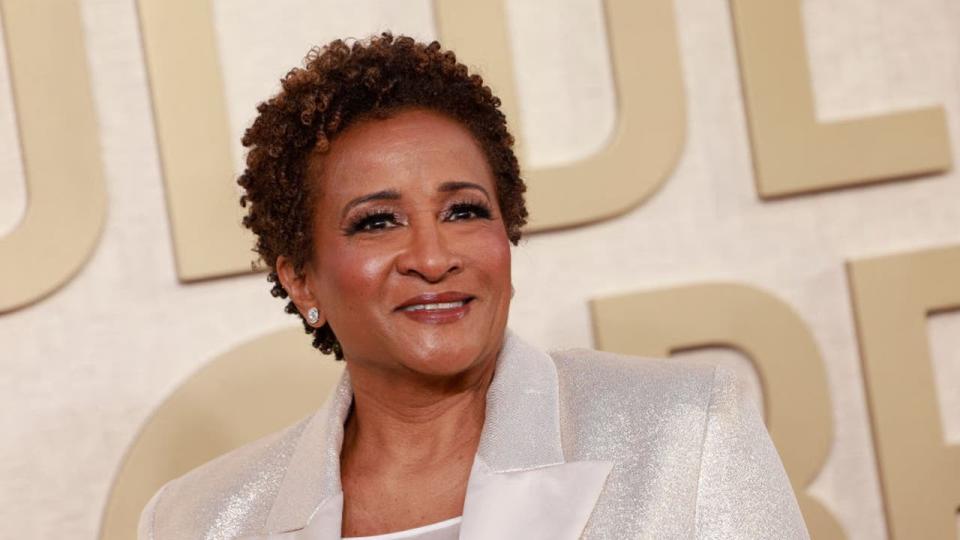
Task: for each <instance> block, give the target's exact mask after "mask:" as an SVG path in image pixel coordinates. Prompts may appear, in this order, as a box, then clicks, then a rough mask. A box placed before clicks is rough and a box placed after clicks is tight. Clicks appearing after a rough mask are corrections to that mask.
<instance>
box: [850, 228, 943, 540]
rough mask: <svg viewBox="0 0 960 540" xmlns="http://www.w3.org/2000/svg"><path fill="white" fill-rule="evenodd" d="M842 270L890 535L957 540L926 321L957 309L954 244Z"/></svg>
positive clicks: (880, 258)
mask: <svg viewBox="0 0 960 540" xmlns="http://www.w3.org/2000/svg"><path fill="white" fill-rule="evenodd" d="M848 274H849V277H850V282H851V289H852V292H853V300H854V308H855V310H856V316H857V331H858V333H859V336H860V351H861V356H862V360H863V369H864V376H865V378H866V381H867V389H868V390H869V391H868V392H867V396H868V397H869V402H870V413H871V417H872V418H873V437H874V440H875V444H876V448H877V464H878V466H879V468H880V479H881V481H882V486H883V496H884V501H885V503H886V510H887V527H888V529H889V531H890V535H891V537H892V538H895V539H898V540H899V539H912V538H929V539H931V540H940V539H943V540H947V539H953V538H956V534H957V529H956V521H955V519H956V513H957V511H958V508H960V447H957V446H956V445H951V446H948V445H946V443H945V441H944V436H943V428H942V427H941V424H940V411H939V407H938V405H937V400H936V395H937V394H936V391H937V390H936V386H935V382H934V372H933V367H932V366H931V363H930V350H929V341H928V339H929V338H928V335H927V328H926V324H927V315H929V314H930V313H933V312H936V311H941V310H947V309H960V247H950V248H942V249H933V250H929V251H922V252H916V253H907V254H903V255H892V256H887V257H878V258H873V259H864V260H859V261H854V262H851V263H849V265H848Z"/></svg>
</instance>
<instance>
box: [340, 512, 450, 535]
mask: <svg viewBox="0 0 960 540" xmlns="http://www.w3.org/2000/svg"><path fill="white" fill-rule="evenodd" d="M462 520H463V516H457V517H455V518H451V519H447V520H444V521H438V522H437V523H431V524H429V525H424V526H422V527H415V528H413V529H407V530H405V531H397V532H392V533H386V534H376V535H373V536H351V537H348V538H347V537H345V538H344V539H343V540H457V538H459V537H460V521H462Z"/></svg>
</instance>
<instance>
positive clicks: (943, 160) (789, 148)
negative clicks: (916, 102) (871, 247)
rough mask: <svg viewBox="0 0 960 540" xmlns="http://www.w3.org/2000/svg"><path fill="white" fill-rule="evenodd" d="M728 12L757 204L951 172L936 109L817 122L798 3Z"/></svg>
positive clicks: (762, 3)
mask: <svg viewBox="0 0 960 540" xmlns="http://www.w3.org/2000/svg"><path fill="white" fill-rule="evenodd" d="M731 5H732V8H733V15H734V17H733V18H734V23H735V30H736V36H737V45H738V47H737V48H738V51H739V54H740V73H741V79H742V81H743V92H744V102H745V103H744V104H745V107H746V109H747V116H748V120H749V125H750V139H751V143H752V146H753V162H754V168H755V170H756V177H757V189H758V191H759V193H760V196H761V197H764V198H773V197H781V196H789V195H795V194H798V193H804V192H809V191H817V190H824V189H831V188H839V187H844V186H851V185H857V184H865V183H871V182H877V181H880V180H888V179H892V178H898V177H904V176H911V175H920V174H926V173H932V172H938V171H944V170H947V169H949V168H950V160H951V157H950V141H949V137H948V135H947V124H946V118H945V114H944V111H943V108H942V107H931V108H925V109H918V110H913V111H905V112H899V113H893V114H886V115H883V116H877V117H873V118H866V119H859V120H849V121H844V122H832V123H819V122H817V118H816V111H815V110H814V109H815V107H814V99H813V90H812V88H811V78H810V69H809V66H808V64H807V54H806V49H805V45H804V36H803V24H802V21H801V11H800V0H781V1H771V0H731Z"/></svg>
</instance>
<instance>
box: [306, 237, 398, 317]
mask: <svg viewBox="0 0 960 540" xmlns="http://www.w3.org/2000/svg"><path fill="white" fill-rule="evenodd" d="M323 255H325V256H321V257H320V260H321V261H326V264H323V263H321V264H319V265H318V268H319V276H318V279H319V281H320V283H321V286H320V295H321V301H322V302H323V303H324V305H325V306H326V309H327V311H328V313H329V315H328V316H329V317H331V318H333V319H337V318H346V317H348V315H347V314H348V313H349V312H352V311H355V310H356V307H357V306H364V305H372V304H371V302H370V301H371V300H373V299H376V298H379V296H380V292H381V291H380V289H381V286H382V285H383V283H384V280H385V279H386V276H387V274H388V273H389V272H390V269H391V268H392V261H393V255H392V254H389V253H383V252H380V251H376V250H370V249H364V248H362V247H357V246H349V245H339V246H336V247H335V248H334V249H330V250H327V252H326V253H324V254H323Z"/></svg>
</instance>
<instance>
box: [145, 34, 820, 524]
mask: <svg viewBox="0 0 960 540" xmlns="http://www.w3.org/2000/svg"><path fill="white" fill-rule="evenodd" d="M498 106H499V100H498V99H497V98H496V97H494V96H493V95H492V93H491V92H490V90H489V88H487V87H486V86H484V85H483V81H482V79H481V78H480V77H479V76H477V75H470V74H469V73H468V71H467V69H466V68H465V67H464V66H463V65H462V64H459V63H457V61H456V59H455V57H454V55H453V53H452V52H449V51H447V52H444V51H442V50H441V49H440V46H439V45H438V44H437V43H432V44H430V45H423V44H418V43H416V42H414V41H413V40H411V39H409V38H405V37H400V38H396V39H395V38H393V37H392V36H391V35H389V34H384V35H382V36H380V37H377V38H373V39H371V40H369V41H368V42H363V43H355V44H353V45H352V46H347V45H346V44H344V43H343V42H341V41H335V42H333V43H331V44H329V45H328V46H326V47H325V48H323V49H321V50H315V51H313V52H311V54H310V55H309V56H308V57H307V62H306V65H305V67H304V68H303V69H294V70H292V71H291V72H290V73H289V74H288V75H287V76H286V77H285V78H284V79H283V88H282V90H281V91H280V93H279V94H278V95H277V96H275V97H274V98H272V99H271V100H269V101H267V102H266V103H263V104H261V105H260V106H259V108H258V111H259V113H260V114H259V117H258V118H257V119H256V121H255V122H254V124H253V126H252V127H251V128H250V129H249V130H248V131H247V133H246V134H245V136H244V141H243V142H244V145H245V146H247V147H249V148H250V151H249V154H248V157H247V170H246V171H245V172H244V173H243V175H242V176H241V178H240V180H239V183H240V184H241V186H243V188H244V189H245V192H246V193H245V195H244V196H243V198H242V199H241V203H242V204H244V205H245V206H247V207H248V215H247V216H246V218H245V219H244V224H245V225H246V226H247V227H249V228H250V229H251V230H253V232H254V233H255V234H256V235H257V238H258V240H257V251H258V252H259V254H260V256H261V258H262V259H263V260H264V261H265V262H266V263H267V264H268V265H269V266H270V273H269V278H268V279H270V281H271V282H273V284H274V285H273V291H272V292H273V294H274V296H280V297H282V298H289V300H290V301H289V303H288V305H287V311H288V312H291V313H298V314H299V315H300V316H301V317H302V318H303V321H304V325H305V328H306V330H307V332H308V333H311V334H313V335H314V345H315V346H316V347H317V348H319V349H320V350H321V351H323V352H326V353H333V354H335V355H336V357H337V358H338V359H344V360H346V370H345V374H344V376H343V379H342V380H341V381H340V384H339V386H338V387H337V389H336V391H335V392H334V394H333V395H332V396H331V398H330V399H329V400H328V402H327V404H326V405H325V406H324V407H323V408H322V409H321V410H320V411H319V412H317V413H316V414H315V415H313V416H312V417H310V418H308V419H306V420H304V421H302V422H300V423H299V424H297V425H294V426H292V427H290V428H288V429H286V430H285V431H282V432H280V433H278V434H275V435H273V436H271V437H268V438H266V439H263V440H260V441H257V442H255V443H252V444H250V445H248V446H245V447H243V448H241V449H239V450H236V451H234V452H231V453H230V454H227V455H226V456H223V457H221V458H219V459H217V460H215V461H213V462H211V463H208V464H206V465H204V466H202V467H200V468H199V469H196V470H194V471H193V472H191V473H189V474H187V475H186V476H184V477H182V478H180V479H177V480H174V481H172V482H170V483H169V484H167V485H166V486H165V487H164V488H163V489H161V491H160V492H158V493H157V495H155V496H154V498H153V500H152V501H151V502H150V504H149V505H148V506H147V508H146V509H145V510H144V512H143V515H142V517H141V525H140V537H141V538H143V539H152V540H167V539H172V538H178V539H191V538H204V539H214V538H249V539H252V538H271V539H291V540H292V539H305V538H310V539H319V538H340V537H341V536H342V537H361V536H371V535H382V536H376V538H383V539H387V538H437V539H441V538H442V539H448V538H457V537H461V538H466V539H480V538H578V537H584V538H688V537H698V538H806V530H805V528H804V525H803V521H802V518H801V517H800V514H799V510H798V508H797V504H796V501H795V499H794V497H793V493H792V492H791V490H790V487H789V484H788V481H787V478H786V475H785V473H784V471H783V467H782V465H781V464H780V461H779V458H778V456H777V454H776V451H775V450H774V448H773V446H772V444H771V443H770V440H769V437H768V436H767V434H766V431H765V430H764V428H763V425H762V423H761V422H760V420H759V418H758V416H757V414H756V412H755V411H753V410H752V409H750V408H749V406H746V405H745V404H744V403H743V401H742V400H741V399H740V397H739V396H738V395H737V393H736V391H735V389H734V388H735V385H734V382H733V379H732V377H731V376H730V375H729V374H728V373H726V372H724V371H720V370H717V369H714V368H708V367H693V366H686V365H682V364H678V363H670V362H666V361H657V360H642V359H636V358H623V357H618V356H615V355H610V354H604V353H598V352H594V351H572V352H567V353H561V354H554V355H552V356H551V355H548V354H546V353H543V352H540V351H538V350H536V349H535V348H533V347H531V346H530V345H528V344H526V343H524V342H523V341H522V340H521V339H520V338H518V337H517V336H515V335H513V334H512V333H510V332H509V331H508V330H507V329H506V323H507V313H508V309H509V305H510V298H511V296H512V287H511V279H510V243H511V242H512V243H514V244H516V242H517V241H518V240H519V237H520V228H521V226H522V225H523V224H524V222H525V218H526V210H525V208H524V202H523V191H524V186H523V182H522V180H521V179H520V174H519V167H518V165H517V160H516V158H515V157H514V154H513V151H512V144H513V139H512V137H511V136H510V134H509V133H508V131H507V128H506V120H505V118H504V117H503V115H502V114H501V113H500V111H499V109H498Z"/></svg>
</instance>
